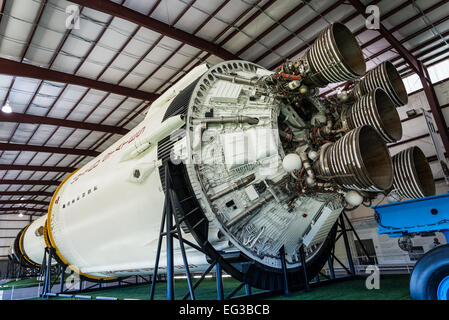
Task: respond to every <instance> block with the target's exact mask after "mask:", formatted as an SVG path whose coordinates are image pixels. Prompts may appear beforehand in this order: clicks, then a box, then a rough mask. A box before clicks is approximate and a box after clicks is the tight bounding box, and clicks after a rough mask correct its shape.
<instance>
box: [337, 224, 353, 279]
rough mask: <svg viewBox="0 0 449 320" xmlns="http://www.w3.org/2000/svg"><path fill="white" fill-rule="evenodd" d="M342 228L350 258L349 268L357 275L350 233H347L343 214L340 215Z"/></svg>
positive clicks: (347, 254)
mask: <svg viewBox="0 0 449 320" xmlns="http://www.w3.org/2000/svg"><path fill="white" fill-rule="evenodd" d="M340 228H341V232H342V234H343V241H344V243H345V249H346V256H347V258H348V264H349V270H350V272H351V275H353V276H355V267H354V261H353V260H352V253H351V248H350V247H349V240H348V234H347V233H346V227H345V220H344V217H343V215H340Z"/></svg>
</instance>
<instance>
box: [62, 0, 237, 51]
mask: <svg viewBox="0 0 449 320" xmlns="http://www.w3.org/2000/svg"><path fill="white" fill-rule="evenodd" d="M70 1H71V2H73V3H76V4H79V5H81V6H85V7H87V8H90V9H93V10H97V11H100V12H103V13H106V14H109V15H112V16H114V17H118V18H121V19H124V20H127V21H129V22H132V23H135V24H137V25H139V26H141V27H144V28H147V29H150V30H153V31H155V32H157V33H160V34H162V35H164V36H167V37H170V38H172V39H175V40H178V41H180V42H183V43H185V44H188V45H190V46H192V47H195V48H198V49H201V50H203V51H206V52H209V53H211V54H214V55H216V56H217V57H220V58H222V59H224V60H235V59H238V57H237V56H236V55H234V54H232V53H231V52H229V51H227V50H225V49H223V48H222V47H221V46H218V45H216V44H214V43H212V42H209V41H207V40H204V39H202V38H199V37H196V36H194V35H192V34H190V33H188V32H185V31H183V30H181V29H178V28H175V27H173V26H170V25H168V24H166V23H163V22H161V21H159V20H156V19H154V18H151V17H148V16H146V15H144V14H142V13H139V12H137V11H134V10H132V9H129V8H127V7H125V6H121V5H120V4H117V3H114V2H112V1H108V0H96V1H91V0H70Z"/></svg>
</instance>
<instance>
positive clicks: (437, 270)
mask: <svg viewBox="0 0 449 320" xmlns="http://www.w3.org/2000/svg"><path fill="white" fill-rule="evenodd" d="M372 208H373V209H374V217H375V219H376V222H377V224H378V227H379V234H386V235H388V236H389V237H403V236H414V235H417V234H420V233H425V232H436V231H438V232H442V233H443V234H444V235H445V237H446V242H447V243H449V193H446V194H442V195H436V196H431V197H426V198H421V199H414V200H408V201H401V202H395V203H390V204H384V205H379V206H374V207H372ZM410 296H411V297H412V298H413V299H420V300H429V299H430V300H436V299H438V300H449V244H446V245H441V246H438V247H436V248H434V249H432V250H430V251H429V252H427V253H426V254H425V255H424V256H423V257H422V258H421V259H420V260H419V261H418V262H417V263H416V265H415V267H414V270H413V273H412V276H411V278H410Z"/></svg>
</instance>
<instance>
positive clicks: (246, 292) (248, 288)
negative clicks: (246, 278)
mask: <svg viewBox="0 0 449 320" xmlns="http://www.w3.org/2000/svg"><path fill="white" fill-rule="evenodd" d="M245 294H246V295H247V296H249V295H251V286H250V285H249V284H247V283H245Z"/></svg>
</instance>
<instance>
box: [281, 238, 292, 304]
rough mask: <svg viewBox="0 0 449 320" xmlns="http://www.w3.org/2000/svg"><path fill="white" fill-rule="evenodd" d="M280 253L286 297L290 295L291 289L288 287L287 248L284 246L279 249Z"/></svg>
mask: <svg viewBox="0 0 449 320" xmlns="http://www.w3.org/2000/svg"><path fill="white" fill-rule="evenodd" d="M279 255H280V258H281V266H282V280H283V282H284V295H285V296H286V297H289V296H290V291H289V289H288V276H287V263H286V261H285V249H284V246H282V247H281V249H280V250H279Z"/></svg>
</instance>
